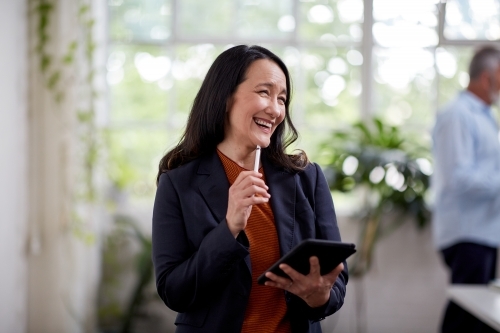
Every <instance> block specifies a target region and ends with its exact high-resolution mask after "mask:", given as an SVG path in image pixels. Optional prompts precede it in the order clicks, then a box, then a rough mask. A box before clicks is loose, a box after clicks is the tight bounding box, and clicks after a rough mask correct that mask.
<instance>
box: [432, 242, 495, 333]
mask: <svg viewBox="0 0 500 333" xmlns="http://www.w3.org/2000/svg"><path fill="white" fill-rule="evenodd" d="M441 253H442V255H443V258H444V261H445V263H446V265H447V266H448V267H449V268H450V271H451V283H452V284H487V283H488V282H489V281H491V280H493V279H494V278H495V272H496V262H497V249H496V248H492V247H488V246H484V245H479V244H474V243H458V244H455V245H453V246H450V247H448V248H446V249H444V250H442V251H441ZM441 332H442V333H460V332H464V333H465V332H467V333H480V332H481V333H484V332H488V333H490V332H496V331H495V330H493V329H492V328H490V327H489V326H487V325H486V324H484V323H483V322H481V321H480V320H479V319H477V318H476V317H474V316H473V315H471V314H470V313H469V312H467V311H465V310H464V309H462V308H461V307H459V306H458V305H457V304H455V303H453V302H451V301H450V302H448V305H447V307H446V311H445V314H444V318H443V323H442V326H441Z"/></svg>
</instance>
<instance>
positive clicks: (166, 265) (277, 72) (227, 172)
mask: <svg viewBox="0 0 500 333" xmlns="http://www.w3.org/2000/svg"><path fill="white" fill-rule="evenodd" d="M290 90H291V87H290V77H289V73H288V70H287V68H286V66H285V65H284V63H283V62H282V61H281V60H280V59H279V58H278V57H277V56H276V55H274V54H273V53H272V52H270V51H269V50H267V49H265V48H262V47H259V46H252V47H248V46H245V45H240V46H235V47H233V48H230V49H228V50H226V51H224V52H223V53H222V54H220V55H219V56H218V57H217V59H216V60H215V62H214V63H213V64H212V66H211V67H210V69H209V71H208V73H207V75H206V77H205V80H204V81H203V83H202V86H201V88H200V90H199V92H198V94H197V96H196V98H195V100H194V103H193V107H192V110H191V114H190V116H189V119H188V123H187V126H186V131H185V133H184V135H183V137H182V138H181V140H180V142H179V144H178V145H177V146H176V147H175V148H174V149H172V150H171V151H169V152H168V153H167V154H166V155H165V156H164V157H163V159H162V160H161V162H160V166H159V173H158V179H157V181H158V190H157V194H156V200H155V206H154V212H153V261H154V265H155V271H156V284H157V289H158V293H159V295H160V297H161V298H162V299H163V301H164V302H165V304H166V305H167V306H168V307H169V308H171V309H172V310H174V311H177V312H179V314H178V316H177V318H176V321H175V324H176V325H177V330H176V332H180V333H182V332H229V333H231V332H321V327H320V325H319V322H318V321H319V320H321V319H323V318H324V317H326V316H328V315H330V314H332V313H334V312H335V311H337V310H338V309H339V308H340V307H341V306H342V304H343V300H344V295H345V285H346V283H347V271H346V270H345V269H344V266H343V264H340V265H339V266H338V267H337V268H335V269H334V270H333V271H332V272H330V273H328V274H327V275H323V276H321V275H320V274H319V263H318V259H317V258H316V257H312V258H311V259H310V265H311V269H310V273H309V274H308V275H302V274H300V273H298V272H296V271H295V270H293V269H292V268H291V267H289V266H287V265H283V266H282V267H281V268H282V269H283V271H285V272H286V273H287V274H288V276H289V277H290V279H288V278H283V277H278V276H276V275H273V274H272V273H267V277H268V278H269V281H268V282H266V285H258V284H257V282H256V280H257V277H258V276H259V275H260V274H262V272H264V271H265V270H266V269H267V268H269V267H270V266H271V264H273V263H274V262H275V261H276V260H278V259H279V258H280V257H281V256H282V255H284V254H286V253H287V252H289V251H290V250H291V249H292V248H293V247H294V246H295V245H297V244H298V243H300V241H302V240H303V239H307V238H318V239H329V240H337V241H339V240H340V234H339V231H338V227H337V223H336V217H335V212H334V208H333V202H332V199H331V195H330V191H329V189H328V186H327V184H326V181H325V178H324V176H323V174H322V172H321V169H320V168H319V167H318V165H316V164H312V163H309V162H308V160H307V157H306V155H305V153H303V152H300V153H299V154H297V155H287V154H285V148H286V147H287V146H288V145H290V144H291V143H292V142H294V141H295V140H296V138H297V132H296V130H295V128H294V126H293V124H292V121H291V119H290V115H289V111H288V108H289V105H290V95H291V92H290ZM287 128H288V130H289V131H290V135H287V133H286V129H287ZM286 137H288V139H285V138H286ZM257 146H260V147H262V148H263V149H262V158H261V164H259V171H258V172H256V171H253V168H254V161H255V158H256V147H257Z"/></svg>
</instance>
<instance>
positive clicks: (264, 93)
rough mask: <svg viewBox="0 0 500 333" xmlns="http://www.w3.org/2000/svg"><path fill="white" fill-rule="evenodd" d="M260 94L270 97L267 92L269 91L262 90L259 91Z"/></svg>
mask: <svg viewBox="0 0 500 333" xmlns="http://www.w3.org/2000/svg"><path fill="white" fill-rule="evenodd" d="M259 94H261V95H268V96H269V91H267V90H261V91H259Z"/></svg>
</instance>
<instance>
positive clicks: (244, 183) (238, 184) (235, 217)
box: [226, 171, 271, 238]
mask: <svg viewBox="0 0 500 333" xmlns="http://www.w3.org/2000/svg"><path fill="white" fill-rule="evenodd" d="M268 189H269V187H267V185H266V183H264V181H263V180H262V174H260V173H258V172H255V171H242V172H241V173H240V174H239V175H238V177H237V178H236V180H235V181H234V183H233V185H232V186H231V187H230V188H229V202H228V205H227V214H226V221H227V226H228V227H229V230H230V231H231V233H232V234H233V236H234V238H236V237H238V234H239V233H240V232H241V231H242V230H244V229H245V227H246V226H247V220H248V217H249V216H250V213H251V211H252V206H253V205H258V204H261V203H265V202H268V201H269V198H270V197H271V195H270V194H269V193H267V190H268Z"/></svg>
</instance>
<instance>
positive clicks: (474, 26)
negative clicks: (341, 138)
mask: <svg viewBox="0 0 500 333" xmlns="http://www.w3.org/2000/svg"><path fill="white" fill-rule="evenodd" d="M108 4H109V16H110V24H109V39H110V46H109V57H108V63H107V70H108V73H107V78H108V83H109V86H110V89H109V92H110V93H109V104H110V112H109V116H108V141H107V142H108V145H109V158H110V162H111V168H110V170H109V175H110V177H111V180H112V182H113V185H114V186H115V187H116V189H117V190H118V191H119V192H120V193H126V194H127V195H128V196H127V197H128V200H130V203H131V204H132V205H135V206H136V207H137V208H138V209H144V211H146V210H147V209H149V207H150V204H151V201H152V198H153V196H154V192H155V184H154V179H155V174H156V171H157V164H158V161H159V159H160V157H161V156H162V154H163V153H164V152H165V151H166V150H167V148H169V147H172V145H173V144H174V143H175V142H176V141H177V140H178V139H179V136H180V134H181V133H182V130H183V126H184V124H185V121H186V117H187V115H188V112H189V108H190V105H191V103H192V100H193V98H194V94H195V92H196V91H197V89H198V88H199V86H200V84H201V81H202V80H203V77H204V75H205V73H206V71H207V70H208V66H209V65H210V64H211V63H212V61H213V60H214V59H215V57H216V56H217V55H218V54H219V53H220V52H221V51H223V50H224V49H226V48H228V47H229V46H231V45H235V44H260V45H263V46H265V47H269V48H270V49H272V50H273V51H274V52H276V53H277V54H278V55H279V56H280V57H282V58H283V59H284V61H285V62H286V64H287V66H288V67H289V69H290V71H291V74H292V79H293V87H294V97H293V103H292V116H293V119H294V121H295V124H296V125H297V127H298V130H299V132H300V134H301V140H300V141H299V142H298V143H297V144H296V146H297V147H300V148H303V149H305V150H306V151H307V152H308V154H309V155H310V157H311V159H313V160H315V161H318V162H319V163H321V161H322V156H321V154H322V153H321V151H320V150H319V148H318V147H319V145H320V143H322V142H325V141H328V140H329V138H330V136H331V133H332V131H334V130H336V129H343V128H348V127H349V125H350V124H352V123H353V122H355V121H356V120H359V119H365V118H367V117H371V116H377V117H380V118H381V119H382V120H384V121H385V122H387V123H388V124H390V125H397V126H403V128H408V129H409V130H413V131H415V133H416V140H419V141H420V143H421V144H423V145H427V146H428V145H429V144H430V139H429V135H428V132H429V129H430V126H431V124H432V122H433V119H434V114H435V111H436V109H437V107H438V106H439V105H441V104H442V103H444V102H446V101H447V100H449V99H450V98H451V97H452V96H453V95H454V94H455V93H456V91H457V89H462V88H463V87H465V86H466V84H467V82H468V75H467V71H466V62H467V60H468V59H469V57H470V53H471V50H472V47H473V46H474V45H475V44H477V43H479V42H481V41H488V40H496V39H498V38H499V37H500V25H499V22H500V21H499V3H498V1H497V0H482V1H473V0H448V1H444V0H441V1H439V0H419V1H414V0H373V1H372V0H364V1H363V0H277V1H262V0H213V1H196V0H182V1H180V0H142V1H139V0H108ZM375 176H376V175H374V177H375Z"/></svg>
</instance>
